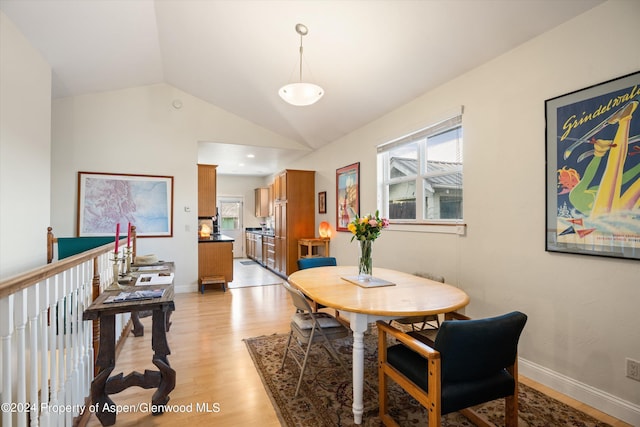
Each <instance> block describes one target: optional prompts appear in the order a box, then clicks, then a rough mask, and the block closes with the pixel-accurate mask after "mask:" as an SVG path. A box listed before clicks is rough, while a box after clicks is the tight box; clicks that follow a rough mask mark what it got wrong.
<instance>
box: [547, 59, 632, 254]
mask: <svg viewBox="0 0 640 427" xmlns="http://www.w3.org/2000/svg"><path fill="white" fill-rule="evenodd" d="M639 103H640V72H636V73H633V74H629V75H626V76H623V77H620V78H617V79H614V80H609V81H606V82H604V83H600V84H597V85H594V86H590V87H588V88H585V89H581V90H578V91H575V92H571V93H568V94H566V95H562V96H558V97H556V98H553V99H549V100H547V101H545V117H546V250H547V251H549V252H566V253H575V254H585V255H600V256H609V257H617V258H627V259H636V260H637V259H640V110H639V109H638V104H639Z"/></svg>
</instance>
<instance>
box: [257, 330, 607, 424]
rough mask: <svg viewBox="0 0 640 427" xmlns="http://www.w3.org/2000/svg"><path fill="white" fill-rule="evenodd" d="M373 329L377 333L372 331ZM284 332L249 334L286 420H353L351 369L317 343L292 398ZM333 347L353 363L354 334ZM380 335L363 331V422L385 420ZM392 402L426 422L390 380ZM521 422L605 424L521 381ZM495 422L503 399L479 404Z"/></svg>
mask: <svg viewBox="0 0 640 427" xmlns="http://www.w3.org/2000/svg"><path fill="white" fill-rule="evenodd" d="M372 329H373V332H374V333H370V332H371V331H372ZM286 339H287V335H286V334H277V335H276V334H274V335H270V336H262V337H256V338H249V339H247V340H245V343H246V345H247V348H248V350H249V353H250V354H251V357H252V358H253V362H254V364H255V366H256V369H257V370H258V372H259V374H260V376H261V377H262V381H263V383H264V385H265V388H266V389H267V392H268V393H269V395H270V397H271V401H272V402H273V406H274V407H275V409H276V412H277V413H278V416H279V417H280V421H281V423H282V425H283V426H290V427H293V426H304V427H315V426H318V427H320V426H323V427H329V426H332V427H333V426H340V427H343V426H353V425H354V423H353V413H352V409H351V405H352V387H351V374H350V373H346V372H345V371H343V370H342V369H341V368H340V366H339V365H338V364H337V363H336V362H335V361H334V360H333V359H332V358H331V356H330V355H329V354H328V352H327V351H326V350H325V349H324V347H321V346H319V345H314V347H313V348H312V350H311V354H310V356H309V362H308V366H307V370H306V372H305V378H304V379H303V382H302V386H301V387H300V393H299V394H298V397H297V398H293V395H294V393H295V388H296V384H297V381H298V376H299V374H300V370H299V368H298V365H296V363H295V362H294V361H293V360H291V358H290V356H287V361H286V363H285V369H284V371H282V372H281V371H280V364H281V363H282V356H283V352H284V346H285V344H286ZM334 347H335V348H336V350H337V351H338V354H339V355H340V357H341V358H343V361H344V363H345V364H346V366H349V367H350V366H351V350H352V346H351V338H350V337H348V338H345V339H341V340H336V341H334ZM376 365H377V335H376V334H375V328H370V331H369V332H368V333H367V334H365V388H364V416H363V422H362V424H361V425H362V426H380V425H382V423H381V421H380V418H379V417H378V392H377V390H378V375H377V368H376ZM390 383H391V384H392V386H391V387H390V407H391V408H393V416H394V418H395V419H396V420H397V421H398V422H399V423H400V425H401V426H417V425H422V426H426V425H427V414H426V411H425V410H424V408H422V406H421V405H420V404H418V402H417V401H415V400H414V399H413V398H412V397H411V396H409V395H408V394H407V393H406V392H405V391H404V390H402V389H401V388H399V387H397V386H395V384H394V383H393V381H390ZM519 397H520V411H519V416H520V420H519V427H556V426H575V427H578V426H579V427H596V426H598V427H604V426H608V425H609V424H606V423H602V422H600V421H598V420H596V419H594V418H592V417H590V416H588V415H586V414H584V413H582V412H580V411H578V410H576V409H573V408H571V407H569V406H567V405H565V404H563V403H561V402H559V401H557V400H555V399H552V398H550V397H548V396H546V395H545V394H542V393H540V392H538V391H536V390H534V389H532V388H531V387H527V386H526V385H524V384H520V393H519ZM476 409H477V410H478V411H479V412H480V413H482V414H484V415H485V416H487V417H488V418H489V419H490V420H491V421H492V422H494V423H496V425H504V421H503V420H504V399H500V400H497V401H494V402H490V403H487V404H484V405H480V406H478V407H476ZM442 426H447V427H470V426H473V424H472V423H471V422H470V421H469V420H468V419H467V418H465V417H464V416H463V415H461V414H459V413H457V412H456V413H451V414H447V415H445V416H444V417H443V420H442Z"/></svg>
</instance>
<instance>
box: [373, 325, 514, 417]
mask: <svg viewBox="0 0 640 427" xmlns="http://www.w3.org/2000/svg"><path fill="white" fill-rule="evenodd" d="M447 318H448V319H451V318H462V319H468V318H467V317H466V316H464V315H459V314H458V313H455V314H451V315H448V316H447ZM377 326H378V393H379V404H380V408H379V409H380V419H381V420H382V422H383V424H384V425H385V426H394V427H398V426H399V425H398V423H397V422H396V421H395V420H394V419H393V418H392V417H391V415H390V413H389V408H388V403H389V402H388V395H387V386H388V383H387V381H388V378H391V379H392V380H394V381H395V382H396V383H397V384H398V385H399V386H401V387H402V388H403V389H405V390H406V391H407V392H408V393H409V394H410V395H411V396H412V397H413V398H414V399H416V400H417V401H418V402H419V403H420V404H421V405H423V406H424V407H425V408H426V409H427V412H428V421H429V426H434V427H436V426H440V425H441V421H442V413H441V407H442V405H441V403H442V402H441V398H442V395H441V381H442V377H441V366H442V365H441V362H442V361H441V355H440V352H438V351H437V350H435V349H433V348H431V347H430V346H429V345H427V344H425V343H424V342H422V341H420V340H419V339H417V338H415V337H413V336H411V335H408V334H406V333H404V332H402V331H400V330H398V329H396V328H394V327H392V326H390V325H388V324H387V323H385V322H383V321H378V322H377ZM389 338H394V339H396V340H397V341H399V342H400V343H402V344H404V345H405V346H406V347H408V348H409V349H411V350H413V351H414V352H416V353H418V354H419V355H421V356H422V357H424V358H425V359H426V360H427V373H426V375H427V385H428V392H427V391H425V390H424V389H423V388H421V387H420V386H418V385H417V384H416V383H415V382H413V381H411V380H410V379H409V378H407V377H406V376H405V375H404V374H403V373H401V372H400V371H398V370H397V369H396V368H395V367H394V366H392V365H391V364H389V363H388V361H387V342H388V339H389ZM507 372H509V374H511V375H512V376H513V378H514V379H515V388H514V392H513V394H512V395H509V396H507V397H505V426H507V427H517V426H518V380H517V379H518V357H517V355H516V358H515V362H514V363H513V364H512V365H510V366H509V367H507ZM458 411H459V412H460V413H462V414H463V415H464V416H465V417H467V418H468V419H469V420H470V421H471V422H473V423H474V424H475V425H477V426H483V427H496V426H495V424H493V423H492V422H491V421H489V420H488V419H487V418H486V417H484V416H483V415H481V414H479V413H478V412H476V411H474V410H473V409H471V408H464V409H459V410H458Z"/></svg>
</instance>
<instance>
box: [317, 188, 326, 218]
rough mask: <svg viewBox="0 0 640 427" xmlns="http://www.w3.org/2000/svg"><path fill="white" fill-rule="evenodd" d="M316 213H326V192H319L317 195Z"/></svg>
mask: <svg viewBox="0 0 640 427" xmlns="http://www.w3.org/2000/svg"><path fill="white" fill-rule="evenodd" d="M318 213H321V214H326V213H327V192H326V191H321V192H319V193H318Z"/></svg>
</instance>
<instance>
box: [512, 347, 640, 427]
mask: <svg viewBox="0 0 640 427" xmlns="http://www.w3.org/2000/svg"><path fill="white" fill-rule="evenodd" d="M518 373H519V374H522V375H524V376H525V377H528V378H531V379H532V380H534V381H536V382H539V383H540V384H544V385H545V386H547V387H551V388H552V389H554V390H556V391H558V392H560V393H562V394H564V395H567V396H569V397H571V398H573V399H576V400H579V401H580V402H582V403H585V404H587V405H589V406H592V407H594V408H596V409H597V410H599V411H601V412H604V413H605V414H608V415H611V416H612V417H615V418H618V419H620V420H622V421H624V422H627V423H629V424H631V425H632V426H639V427H640V405H636V404H634V403H632V402H627V401H626V400H622V399H620V398H619V397H616V396H614V395H612V394H610V393H607V392H604V391H602V390H599V389H597V388H595V387H592V386H590V385H587V384H584V383H581V382H579V381H576V380H574V379H573V378H570V377H567V376H566V375H562V374H560V373H558V372H554V371H552V370H550V369H547V368H545V367H544V366H541V365H538V364H537V363H533V362H530V361H528V360H526V359H523V358H518Z"/></svg>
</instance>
